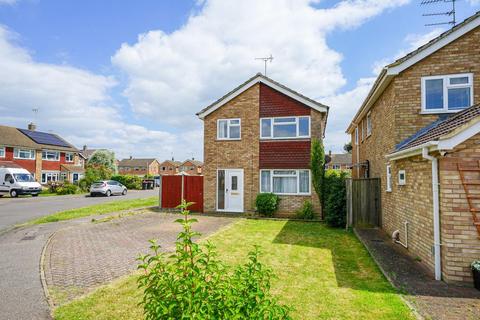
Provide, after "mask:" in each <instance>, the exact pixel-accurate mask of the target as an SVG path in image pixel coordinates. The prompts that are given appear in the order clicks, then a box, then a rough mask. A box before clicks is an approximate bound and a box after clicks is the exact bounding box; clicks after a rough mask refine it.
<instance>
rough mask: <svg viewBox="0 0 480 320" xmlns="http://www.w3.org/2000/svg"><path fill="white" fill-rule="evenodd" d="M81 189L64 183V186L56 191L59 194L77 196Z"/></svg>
mask: <svg viewBox="0 0 480 320" xmlns="http://www.w3.org/2000/svg"><path fill="white" fill-rule="evenodd" d="M78 192H79V189H78V187H77V186H76V185H74V184H71V183H67V182H66V183H64V184H63V185H62V186H60V187H58V188H57V190H56V193H57V194H60V195H65V194H75V193H78Z"/></svg>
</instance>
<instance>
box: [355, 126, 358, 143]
mask: <svg viewBox="0 0 480 320" xmlns="http://www.w3.org/2000/svg"><path fill="white" fill-rule="evenodd" d="M355 144H358V126H357V127H356V128H355Z"/></svg>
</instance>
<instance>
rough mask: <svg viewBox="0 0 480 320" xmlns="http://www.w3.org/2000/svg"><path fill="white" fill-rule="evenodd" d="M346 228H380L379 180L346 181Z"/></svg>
mask: <svg viewBox="0 0 480 320" xmlns="http://www.w3.org/2000/svg"><path fill="white" fill-rule="evenodd" d="M346 184H347V186H346V187H347V226H349V227H352V226H353V227H363V226H371V227H379V226H381V212H382V204H381V199H380V194H381V189H380V188H381V187H380V179H379V178H370V179H347V181H346Z"/></svg>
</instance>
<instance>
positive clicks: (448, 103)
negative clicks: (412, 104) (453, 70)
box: [422, 73, 473, 113]
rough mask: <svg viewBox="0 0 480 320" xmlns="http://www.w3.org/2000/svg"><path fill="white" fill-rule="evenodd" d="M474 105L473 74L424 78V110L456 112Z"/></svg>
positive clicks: (426, 111)
mask: <svg viewBox="0 0 480 320" xmlns="http://www.w3.org/2000/svg"><path fill="white" fill-rule="evenodd" d="M471 105H473V74H471V73H464V74H455V75H446V76H432V77H423V78H422V112H425V113H441V112H455V111H458V110H462V109H465V108H468V107H470V106H471Z"/></svg>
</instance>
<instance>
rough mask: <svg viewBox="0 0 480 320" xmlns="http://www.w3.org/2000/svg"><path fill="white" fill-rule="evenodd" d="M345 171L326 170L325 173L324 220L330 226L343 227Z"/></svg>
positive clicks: (345, 209)
mask: <svg viewBox="0 0 480 320" xmlns="http://www.w3.org/2000/svg"><path fill="white" fill-rule="evenodd" d="M346 178H348V173H347V172H345V171H340V172H338V171H336V170H327V173H326V175H325V186H326V188H325V189H324V190H325V222H326V223H327V224H328V225H329V226H332V227H345V223H346V215H347V205H346V198H347V195H346V188H345V179H346Z"/></svg>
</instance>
